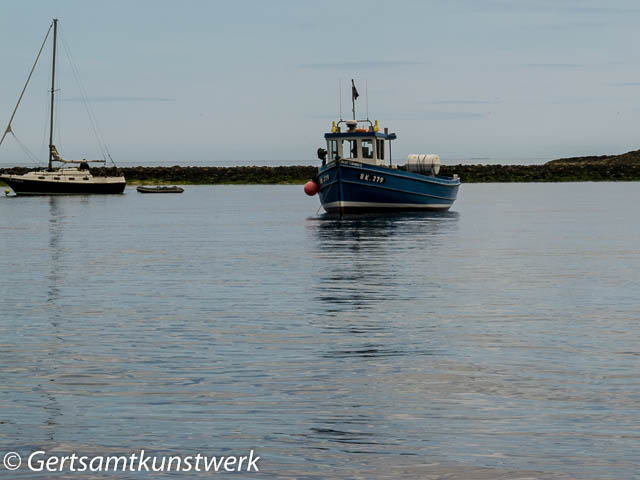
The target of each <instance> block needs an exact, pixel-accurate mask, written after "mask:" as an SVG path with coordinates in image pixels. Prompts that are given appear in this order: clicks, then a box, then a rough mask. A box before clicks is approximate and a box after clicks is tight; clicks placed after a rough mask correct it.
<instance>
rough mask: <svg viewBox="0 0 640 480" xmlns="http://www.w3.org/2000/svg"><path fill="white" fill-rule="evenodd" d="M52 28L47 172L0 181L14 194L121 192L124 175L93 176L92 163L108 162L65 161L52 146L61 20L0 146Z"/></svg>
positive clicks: (55, 22) (0, 177) (6, 177)
mask: <svg viewBox="0 0 640 480" xmlns="http://www.w3.org/2000/svg"><path fill="white" fill-rule="evenodd" d="M52 29H53V42H52V43H53V55H52V57H53V64H52V69H51V109H50V121H49V163H48V166H47V168H46V169H40V170H34V171H31V172H27V173H25V174H23V175H10V174H5V175H0V179H1V180H4V181H5V182H6V183H7V184H8V185H9V187H11V189H12V190H13V191H14V193H15V194H16V195H69V194H100V193H102V194H104V193H111V194H114V193H122V192H124V188H125V186H126V180H125V178H124V177H123V176H119V177H108V176H93V175H92V174H91V171H90V169H89V163H90V162H96V163H103V164H104V163H106V160H86V159H82V160H65V159H63V158H62V157H61V156H60V154H59V153H58V149H57V148H56V146H55V145H54V144H53V119H54V98H55V97H54V95H55V91H56V89H55V86H56V43H57V34H58V19H57V18H54V19H53V22H52V23H51V25H50V26H49V30H48V31H47V34H46V35H45V38H44V41H43V42H42V46H41V47H40V51H39V52H38V55H37V57H36V60H35V62H34V64H33V67H32V68H31V72H30V73H29V76H28V78H27V82H26V83H25V85H24V88H23V89H22V93H21V94H20V98H19V99H18V103H17V105H16V106H15V108H14V110H13V113H12V114H11V118H10V120H9V125H8V126H7V128H6V130H5V132H4V134H3V135H2V138H0V145H2V142H3V141H4V139H5V137H6V136H7V134H9V133H11V134H14V133H13V130H12V129H11V123H12V122H13V118H14V116H15V114H16V112H17V110H18V107H19V106H20V101H21V100H22V97H23V95H24V92H25V90H26V88H27V85H28V84H29V80H30V79H31V75H32V74H33V71H34V70H35V67H36V65H37V63H38V59H39V58H40V54H41V53H42V50H43V48H44V46H45V44H46V42H47V38H48V37H49V34H50V33H51V30H52ZM54 163H55V164H62V165H68V164H75V165H77V166H75V167H72V166H69V167H64V166H63V167H56V168H54V166H53V165H54Z"/></svg>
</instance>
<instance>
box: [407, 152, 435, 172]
mask: <svg viewBox="0 0 640 480" xmlns="http://www.w3.org/2000/svg"><path fill="white" fill-rule="evenodd" d="M407 170H409V171H410V172H418V173H430V174H432V175H437V174H438V172H440V157H439V156H438V155H436V154H434V153H412V154H411V155H409V157H408V158H407Z"/></svg>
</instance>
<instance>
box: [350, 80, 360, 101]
mask: <svg viewBox="0 0 640 480" xmlns="http://www.w3.org/2000/svg"><path fill="white" fill-rule="evenodd" d="M359 96H360V94H359V93H358V90H357V89H356V84H355V83H354V82H353V78H352V79H351V98H352V99H353V100H356V99H357V98H358V97H359Z"/></svg>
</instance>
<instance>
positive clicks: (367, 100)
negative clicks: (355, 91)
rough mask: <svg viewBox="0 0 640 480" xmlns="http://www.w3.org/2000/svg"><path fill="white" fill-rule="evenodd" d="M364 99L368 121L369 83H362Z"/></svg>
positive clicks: (366, 81)
mask: <svg viewBox="0 0 640 480" xmlns="http://www.w3.org/2000/svg"><path fill="white" fill-rule="evenodd" d="M364 98H365V100H366V102H367V120H369V81H368V80H365V81H364Z"/></svg>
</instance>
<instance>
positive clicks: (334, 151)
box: [327, 140, 340, 161]
mask: <svg viewBox="0 0 640 480" xmlns="http://www.w3.org/2000/svg"><path fill="white" fill-rule="evenodd" d="M327 150H328V153H329V161H332V160H337V159H338V158H339V157H340V154H339V153H338V141H337V140H329V141H328V142H327Z"/></svg>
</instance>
